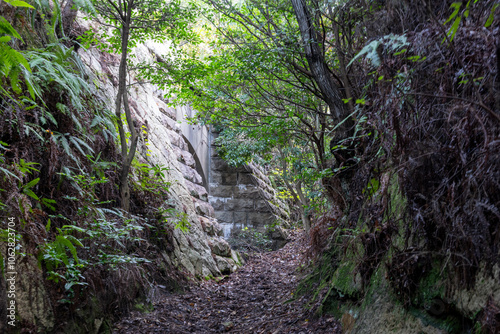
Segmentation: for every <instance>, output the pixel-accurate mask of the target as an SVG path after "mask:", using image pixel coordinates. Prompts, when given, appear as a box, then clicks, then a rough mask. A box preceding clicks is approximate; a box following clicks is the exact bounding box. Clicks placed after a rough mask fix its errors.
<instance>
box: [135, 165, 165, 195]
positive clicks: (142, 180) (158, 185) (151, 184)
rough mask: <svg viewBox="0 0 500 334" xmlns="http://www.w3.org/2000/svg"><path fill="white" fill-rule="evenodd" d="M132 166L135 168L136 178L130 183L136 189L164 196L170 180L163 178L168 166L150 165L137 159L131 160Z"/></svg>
mask: <svg viewBox="0 0 500 334" xmlns="http://www.w3.org/2000/svg"><path fill="white" fill-rule="evenodd" d="M132 167H133V168H134V169H135V173H136V175H137V178H138V180H137V181H133V183H132V184H133V186H134V187H135V188H136V189H137V190H140V191H145V192H149V193H151V194H154V195H157V196H161V197H165V198H166V196H167V194H168V191H169V187H170V182H167V181H166V180H165V172H166V171H168V170H169V168H168V167H164V166H159V165H155V166H150V165H148V164H144V163H139V162H137V160H134V161H133V162H132Z"/></svg>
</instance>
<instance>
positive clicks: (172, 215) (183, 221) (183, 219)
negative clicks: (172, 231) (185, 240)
mask: <svg viewBox="0 0 500 334" xmlns="http://www.w3.org/2000/svg"><path fill="white" fill-rule="evenodd" d="M158 215H159V216H160V219H159V220H160V221H162V222H164V223H167V224H168V223H173V224H174V228H176V229H180V230H181V231H182V232H184V233H187V232H189V228H190V227H191V223H190V222H189V220H188V215H187V214H186V213H185V212H181V211H179V210H177V209H175V208H166V209H159V210H158Z"/></svg>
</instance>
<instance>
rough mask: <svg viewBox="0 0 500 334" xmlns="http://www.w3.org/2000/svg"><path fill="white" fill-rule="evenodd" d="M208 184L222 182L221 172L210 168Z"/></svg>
mask: <svg viewBox="0 0 500 334" xmlns="http://www.w3.org/2000/svg"><path fill="white" fill-rule="evenodd" d="M210 184H213V185H220V184H222V173H221V172H217V171H214V170H211V171H210Z"/></svg>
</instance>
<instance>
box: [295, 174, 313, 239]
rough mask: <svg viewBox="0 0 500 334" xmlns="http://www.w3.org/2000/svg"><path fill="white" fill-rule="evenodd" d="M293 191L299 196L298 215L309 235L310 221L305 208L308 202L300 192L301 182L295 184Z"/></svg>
mask: <svg viewBox="0 0 500 334" xmlns="http://www.w3.org/2000/svg"><path fill="white" fill-rule="evenodd" d="M295 189H296V190H297V195H299V200H300V204H301V210H300V215H301V216H302V223H303V224H304V229H305V230H306V232H307V233H309V230H310V229H311V220H310V219H309V215H308V214H307V213H306V207H307V206H308V205H309V201H308V200H307V197H305V196H304V193H303V192H302V181H299V182H297V185H296V186H295Z"/></svg>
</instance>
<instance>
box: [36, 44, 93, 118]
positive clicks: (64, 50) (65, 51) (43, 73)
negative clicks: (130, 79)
mask: <svg viewBox="0 0 500 334" xmlns="http://www.w3.org/2000/svg"><path fill="white" fill-rule="evenodd" d="M26 57H27V58H28V60H29V64H30V66H31V68H32V70H33V84H34V85H35V86H36V88H37V89H39V90H42V91H45V90H49V89H58V90H60V91H61V92H64V93H66V94H68V95H69V98H70V102H71V104H72V106H73V107H74V108H76V109H77V110H80V111H81V110H83V109H84V102H83V100H82V96H83V95H84V94H86V93H89V92H90V90H89V85H88V83H87V82H86V81H85V80H84V79H83V76H84V73H85V72H84V70H83V68H84V67H83V64H82V63H81V60H79V58H78V56H77V55H76V53H75V52H74V50H73V49H72V48H68V47H66V46H64V45H63V44H61V43H53V44H49V45H47V46H46V47H45V48H43V49H36V50H32V51H29V52H27V53H26ZM59 110H60V111H61V112H63V113H65V112H67V108H66V107H63V105H61V104H59ZM46 115H47V114H46ZM46 118H47V120H48V121H50V122H52V123H53V125H56V126H57V123H56V122H55V119H54V117H53V116H52V117H51V116H49V115H47V116H46ZM77 124H78V123H77Z"/></svg>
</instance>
